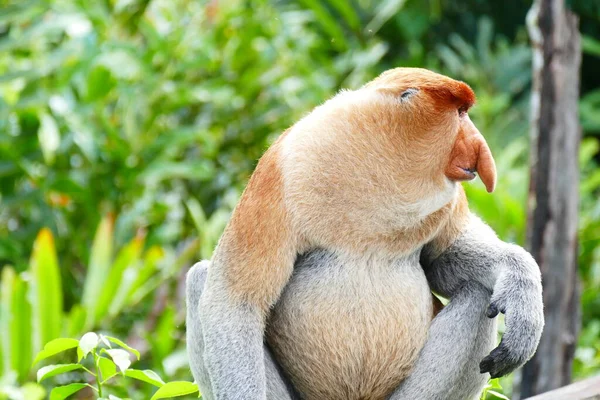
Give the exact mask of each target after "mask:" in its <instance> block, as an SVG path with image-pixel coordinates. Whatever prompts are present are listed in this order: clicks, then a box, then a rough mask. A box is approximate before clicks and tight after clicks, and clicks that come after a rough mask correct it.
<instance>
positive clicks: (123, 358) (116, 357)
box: [102, 349, 131, 372]
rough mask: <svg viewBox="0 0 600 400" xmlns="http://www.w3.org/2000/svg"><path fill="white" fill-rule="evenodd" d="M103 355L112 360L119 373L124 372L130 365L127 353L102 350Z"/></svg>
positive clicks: (116, 350)
mask: <svg viewBox="0 0 600 400" xmlns="http://www.w3.org/2000/svg"><path fill="white" fill-rule="evenodd" d="M102 352H103V353H106V354H108V355H109V356H110V358H112V360H113V361H114V363H115V364H117V366H118V367H119V369H120V370H121V372H125V371H126V370H127V368H129V366H130V365H131V360H130V358H129V353H128V352H126V351H125V350H121V349H108V350H107V349H102Z"/></svg>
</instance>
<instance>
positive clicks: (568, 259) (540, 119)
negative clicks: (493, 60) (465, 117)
mask: <svg viewBox="0 0 600 400" xmlns="http://www.w3.org/2000/svg"><path fill="white" fill-rule="evenodd" d="M527 25H528V29H529V35H530V37H531V41H532V46H533V90H532V96H531V110H532V123H531V181H530V187H529V207H528V209H529V215H528V218H529V221H528V232H527V241H528V246H529V250H530V251H531V253H532V255H533V256H534V257H535V259H536V260H537V262H538V263H539V265H540V268H541V271H542V281H543V285H544V306H545V310H544V314H545V317H546V326H545V328H544V333H543V335H542V339H541V341H540V345H539V347H538V350H537V353H536V355H535V356H534V357H533V359H531V361H529V362H528V363H527V364H526V365H525V367H524V368H523V371H522V374H521V379H520V397H519V398H521V399H523V398H527V397H530V396H533V395H535V394H539V393H543V392H546V391H549V390H552V389H555V388H558V387H561V386H564V385H566V384H568V383H569V382H570V381H571V366H572V362H573V357H574V353H575V345H576V341H577V335H578V333H579V324H580V309H579V293H578V289H577V288H578V276H577V218H578V212H577V211H578V201H579V196H578V187H579V186H578V183H579V170H578V154H579V143H580V136H581V132H580V127H579V117H578V111H577V109H578V99H579V66H580V63H581V44H580V35H579V29H578V19H577V17H576V16H575V15H574V14H573V13H571V12H570V11H568V10H567V9H565V4H564V0H535V2H534V4H533V6H532V8H531V10H530V11H529V14H528V16H527Z"/></svg>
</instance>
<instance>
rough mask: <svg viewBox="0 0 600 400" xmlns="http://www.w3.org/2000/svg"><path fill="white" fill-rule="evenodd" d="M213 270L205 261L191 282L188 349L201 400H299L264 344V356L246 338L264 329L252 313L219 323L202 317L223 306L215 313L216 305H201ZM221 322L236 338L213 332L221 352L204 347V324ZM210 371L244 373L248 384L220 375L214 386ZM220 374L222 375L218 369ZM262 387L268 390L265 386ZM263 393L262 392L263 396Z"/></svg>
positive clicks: (231, 314)
mask: <svg viewBox="0 0 600 400" xmlns="http://www.w3.org/2000/svg"><path fill="white" fill-rule="evenodd" d="M209 264H210V263H209V261H202V262H199V263H197V264H196V265H194V266H193V267H192V268H191V269H190V271H189V272H188V275H187V282H186V296H187V318H186V323H187V343H188V346H187V347H188V354H189V358H190V367H191V369H192V375H193V376H194V378H195V379H196V382H197V383H198V386H199V387H200V391H201V393H202V398H203V399H206V400H213V399H244V400H245V399H267V400H294V399H296V398H297V397H296V395H295V394H294V391H293V389H292V387H291V385H289V383H288V382H287V380H286V379H285V377H284V376H283V374H282V372H281V371H280V369H279V367H278V365H277V363H276V362H275V361H274V359H273V356H272V355H271V352H270V350H269V349H268V348H267V347H266V346H265V345H264V344H262V338H261V339H260V344H259V345H260V346H261V348H260V350H259V351H256V347H258V346H257V343H256V341H255V340H252V335H251V334H250V335H247V334H245V333H243V330H248V331H252V330H254V331H257V330H258V328H259V327H257V326H256V324H257V323H256V321H250V317H249V316H250V315H252V313H251V312H244V311H246V310H237V311H236V310H232V309H230V310H227V311H222V312H223V314H221V315H214V314H213V316H215V317H216V318H210V317H208V318H207V314H209V313H204V315H202V314H203V313H201V312H200V308H201V307H205V308H206V309H207V310H212V312H213V313H214V310H215V309H216V308H218V306H216V307H215V305H214V303H213V304H212V305H211V304H207V302H206V301H202V300H203V293H204V289H205V281H206V278H207V272H208V266H209ZM201 303H202V304H203V305H202V306H201V305H200V304H201ZM244 314H246V315H244ZM226 319H229V321H225V320H226ZM219 320H221V322H217V323H220V324H222V325H221V326H226V327H228V328H231V327H233V329H232V330H233V331H234V332H235V334H234V335H231V336H229V337H224V338H223V337H221V338H219V337H218V335H220V334H223V335H227V329H219V328H217V329H213V330H211V331H212V332H213V335H215V336H217V338H216V339H213V341H214V342H216V346H214V347H212V348H211V347H210V346H205V336H204V335H206V331H204V330H203V329H202V325H203V322H202V321H205V323H209V322H212V323H215V321H219ZM207 321H209V322H207ZM232 321H236V322H232ZM244 321H247V322H248V326H241V327H240V325H243V324H244ZM238 324H240V325H238ZM236 325H237V326H236ZM252 328H254V329H252ZM260 329H263V328H260ZM259 332H260V331H259ZM209 334H210V332H209ZM253 342H254V343H253ZM209 343H210V341H209ZM211 350H212V352H211ZM255 355H256V356H258V357H262V358H264V363H259V362H258V361H257V360H256V357H254V356H255ZM211 356H212V357H211ZM213 360H215V361H213ZM245 360H246V361H245ZM244 361H245V362H244ZM211 362H212V363H213V364H211ZM259 364H262V366H264V367H263V368H264V373H262V374H261V373H260V372H259V371H261V369H262V368H261V366H259ZM211 368H219V369H220V368H223V369H225V368H232V369H235V370H236V371H239V372H240V374H247V375H246V376H247V377H248V380H243V379H242V380H236V379H235V377H233V376H231V375H228V374H227V373H219V374H218V375H216V376H218V377H219V378H220V379H214V378H213V379H214V380H215V382H213V381H211V374H210V371H211ZM215 371H219V370H218V369H215ZM219 372H220V371H219ZM263 379H264V381H263ZM261 381H262V382H261ZM257 382H258V383H257ZM263 382H264V386H262V384H263ZM261 386H262V388H261ZM215 388H216V391H215ZM259 391H262V393H260V392H259Z"/></svg>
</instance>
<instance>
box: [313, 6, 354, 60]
mask: <svg viewBox="0 0 600 400" xmlns="http://www.w3.org/2000/svg"><path fill="white" fill-rule="evenodd" d="M302 3H304V4H305V5H306V7H308V8H310V9H311V10H312V12H313V13H314V14H315V17H316V21H317V23H319V24H320V25H321V27H322V28H323V30H324V31H325V33H326V34H327V35H328V36H329V38H328V39H330V40H331V43H332V45H333V47H335V48H337V49H345V48H347V47H348V43H347V41H346V37H345V35H344V31H342V29H341V28H340V27H339V24H338V22H337V21H336V19H335V18H334V17H333V16H332V15H331V14H330V13H329V11H328V10H327V9H326V8H325V6H324V5H323V4H322V2H320V1H317V0H302Z"/></svg>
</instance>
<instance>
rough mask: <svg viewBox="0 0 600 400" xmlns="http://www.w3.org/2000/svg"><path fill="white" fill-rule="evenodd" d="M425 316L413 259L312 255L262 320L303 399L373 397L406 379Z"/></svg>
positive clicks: (427, 294)
mask: <svg viewBox="0 0 600 400" xmlns="http://www.w3.org/2000/svg"><path fill="white" fill-rule="evenodd" d="M431 317H432V301H431V291H430V289H429V285H428V283H427V280H426V278H425V275H424V273H423V271H422V269H421V266H420V265H419V262H418V256H416V255H414V256H411V257H409V258H407V259H403V260H376V259H374V258H370V259H365V260H360V261H357V260H344V259H341V258H340V256H336V255H334V254H332V253H328V252H325V251H321V250H319V251H314V252H312V253H310V254H309V255H305V256H303V257H301V258H300V259H299V260H298V262H297V263H296V268H295V270H294V275H293V276H292V279H291V280H290V282H289V283H288V285H287V286H286V288H285V290H284V292H283V294H282V296H281V298H280V300H279V301H278V303H277V304H276V305H275V307H274V309H273V311H272V313H271V316H270V318H269V321H268V323H267V332H266V335H267V336H266V337H267V342H268V343H269V345H270V346H271V348H272V349H273V352H274V353H275V357H276V358H277V360H278V361H279V363H280V364H281V366H282V367H283V369H284V370H285V372H286V374H287V375H288V376H289V377H290V379H291V381H292V383H293V384H294V386H295V387H296V389H298V391H299V392H300V394H301V396H302V398H303V399H305V400H312V399H315V400H317V399H318V400H336V399H340V400H342V399H343V400H353V399H356V400H376V399H384V398H385V397H386V396H388V395H389V394H390V393H391V392H392V391H393V390H394V389H395V388H396V387H397V386H398V385H399V384H400V382H401V381H402V380H403V379H404V378H405V377H406V376H408V374H409V373H410V370H411V368H412V366H413V364H414V362H415V360H416V358H417V356H418V353H419V351H420V350H421V348H422V347H423V344H424V342H425V339H426V337H427V330H428V328H429V324H430V322H431Z"/></svg>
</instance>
